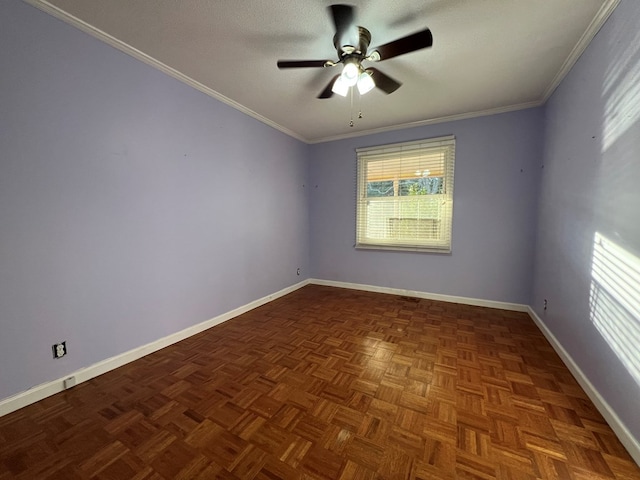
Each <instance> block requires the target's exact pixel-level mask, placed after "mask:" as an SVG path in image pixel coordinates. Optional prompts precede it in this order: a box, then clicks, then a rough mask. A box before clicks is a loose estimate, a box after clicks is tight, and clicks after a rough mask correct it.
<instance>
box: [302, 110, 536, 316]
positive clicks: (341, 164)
mask: <svg viewBox="0 0 640 480" xmlns="http://www.w3.org/2000/svg"><path fill="white" fill-rule="evenodd" d="M542 115H543V112H542V110H541V109H530V110H524V111H519V112H514V113H506V114H502V115H494V116H490V117H480V118H475V119H470V120H463V121H457V122H451V123H443V124H438V125H432V126H425V127H419V128H413V129H406V130H401V131H395V132H387V133H383V134H379V135H371V136H367V137H360V138H355V139H347V140H341V141H335V142H330V143H324V144H318V145H313V146H312V148H311V165H310V175H311V177H310V182H311V183H310V187H311V205H310V211H311V215H310V216H311V252H312V254H311V259H312V271H311V276H312V277H315V278H320V279H325V280H335V281H343V282H354V283H363V284H369V285H376V286H383V287H392V288H402V289H409V290H418V291H423V292H430V293H440V294H446V295H457V296H464V297H471V298H479V299H485V300H496V301H505V302H515V303H524V304H528V303H529V295H530V287H531V269H532V253H533V247H534V239H535V221H536V216H535V199H536V195H537V188H538V181H539V176H540V158H541V152H542V148H541V139H542V119H543V116H542ZM448 134H453V135H455V136H456V164H455V189H454V215H453V245H452V253H451V255H443V254H431V253H410V252H387V251H371V250H355V249H354V248H353V245H354V243H355V215H356V213H355V197H356V153H355V149H356V148H358V147H367V146H373V145H383V144H388V143H395V142H402V141H409V140H418V139H423V138H430V137H437V136H441V135H448Z"/></svg>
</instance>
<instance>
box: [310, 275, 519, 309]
mask: <svg viewBox="0 0 640 480" xmlns="http://www.w3.org/2000/svg"><path fill="white" fill-rule="evenodd" d="M309 283H312V284H314V285H324V286H326V287H339V288H350V289H351V290H363V291H366V292H376V293H388V294H391V295H403V296H407V297H416V298H426V299H428V300H439V301H441V302H449V303H461V304H463V305H473V306H476V307H489V308H498V309H500V310H511V311H514V312H528V311H529V306H528V305H522V304H519V303H507V302H497V301H493V300H482V299H480V298H471V297H456V296H453V295H442V294H440V293H428V292H420V291H417V290H404V289H401V288H391V287H378V286H375V285H364V284H361V283H349V282H336V281H333V280H321V279H318V278H311V279H309Z"/></svg>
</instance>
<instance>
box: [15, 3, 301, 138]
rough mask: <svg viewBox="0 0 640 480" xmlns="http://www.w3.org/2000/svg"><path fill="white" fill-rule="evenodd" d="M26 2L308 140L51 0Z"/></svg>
mask: <svg viewBox="0 0 640 480" xmlns="http://www.w3.org/2000/svg"><path fill="white" fill-rule="evenodd" d="M23 1H24V2H25V3H28V4H29V5H32V6H34V7H36V8H38V9H39V10H42V11H43V12H46V13H48V14H49V15H51V16H53V17H55V18H57V19H59V20H62V21H63V22H65V23H67V24H69V25H71V26H73V27H75V28H77V29H79V30H81V31H83V32H85V33H88V34H89V35H91V36H92V37H95V38H97V39H98V40H100V41H102V42H104V43H106V44H108V45H110V46H112V47H113V48H116V49H118V50H120V51H121V52H124V53H126V54H127V55H130V56H131V57H133V58H135V59H136V60H140V61H141V62H144V63H146V64H147V65H150V66H152V67H154V68H156V69H157V70H160V71H161V72H163V73H166V74H167V75H169V76H171V77H173V78H175V79H176V80H179V81H181V82H183V83H186V84H187V85H189V86H190V87H193V88H195V89H196V90H198V91H200V92H202V93H204V94H205V95H208V96H209V97H212V98H215V99H216V100H219V101H221V102H222V103H224V104H226V105H229V106H230V107H232V108H235V109H236V110H238V111H240V112H242V113H244V114H246V115H248V116H250V117H253V118H255V119H256V120H258V121H260V122H262V123H264V124H266V125H268V126H270V127H272V128H275V129H276V130H279V131H280V132H282V133H284V134H286V135H289V136H290V137H293V138H295V139H296V140H300V141H301V142H304V143H308V140H307V139H306V138H304V137H302V136H300V135H299V134H297V133H296V132H294V131H292V130H289V129H288V128H285V127H283V126H282V125H280V124H279V123H276V122H274V121H272V120H269V119H268V118H267V117H264V116H262V115H260V114H259V113H256V112H254V111H253V110H251V109H249V108H247V107H245V106H244V105H242V104H240V103H238V102H236V101H234V100H232V99H230V98H228V97H225V96H224V95H222V94H221V93H219V92H216V91H215V90H213V89H212V88H209V87H207V86H206V85H203V84H202V83H200V82H198V81H197V80H194V79H193V78H191V77H189V76H187V75H185V74H183V73H181V72H179V71H178V70H176V69H174V68H171V67H170V66H168V65H165V64H164V63H162V62H160V61H159V60H156V59H155V58H153V57H151V56H150V55H147V54H146V53H144V52H142V51H140V50H138V49H137V48H134V47H132V46H131V45H129V44H128V43H125V42H123V41H121V40H118V39H117V38H115V37H113V36H111V35H109V34H108V33H106V32H103V31H102V30H100V29H99V28H96V27H94V26H92V25H90V24H88V23H87V22H85V21H84V20H81V19H79V18H77V17H75V16H73V15H71V14H69V13H67V12H65V11H64V10H62V9H60V8H58V7H56V6H55V5H52V4H51V3H49V2H47V1H46V0H23Z"/></svg>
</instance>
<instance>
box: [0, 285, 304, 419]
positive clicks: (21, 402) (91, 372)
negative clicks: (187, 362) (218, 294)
mask: <svg viewBox="0 0 640 480" xmlns="http://www.w3.org/2000/svg"><path fill="white" fill-rule="evenodd" d="M308 284H309V280H304V281H302V282H299V283H296V284H295V285H291V286H290V287H287V288H283V289H282V290H279V291H277V292H275V293H272V294H271V295H267V296H265V297H262V298H259V299H258V300H254V301H253V302H250V303H247V304H246V305H243V306H241V307H238V308H236V309H234V310H231V311H229V312H226V313H223V314H221V315H218V316H216V317H214V318H212V319H210V320H206V321H204V322H202V323H199V324H197V325H193V326H191V327H188V328H185V329H184V330H181V331H179V332H176V333H173V334H171V335H168V336H166V337H163V338H160V339H159V340H155V341H153V342H151V343H147V344H146V345H142V346H141V347H137V348H134V349H133V350H129V351H128V352H124V353H122V354H120V355H116V356H115V357H111V358H107V359H106V360H103V361H101V362H98V363H95V364H93V365H91V366H89V367H85V368H81V369H80V370H76V371H75V372H70V373H69V374H68V375H65V377H63V378H58V379H57V380H53V381H51V382H47V383H43V384H41V385H37V386H35V387H33V388H30V389H29V390H27V391H24V392H21V393H18V394H16V395H13V396H11V397H8V398H5V399H3V400H0V417H1V416H3V415H6V414H8V413H11V412H14V411H16V410H19V409H20V408H23V407H26V406H27V405H31V404H32V403H35V402H38V401H40V400H42V399H44V398H47V397H49V396H51V395H55V394H56V393H59V392H61V391H63V390H64V389H65V388H64V381H65V379H67V378H69V377H75V380H76V384H79V383H82V382H86V381H87V380H91V379H92V378H94V377H97V376H98V375H102V374H103V373H106V372H109V371H111V370H114V369H116V368H118V367H121V366H123V365H125V364H127V363H129V362H133V361H134V360H137V359H139V358H142V357H144V356H145V355H149V354H150V353H153V352H155V351H157V350H160V349H162V348H165V347H168V346H169V345H172V344H174V343H177V342H179V341H181V340H184V339H185V338H189V337H191V336H193V335H196V334H197V333H200V332H203V331H204V330H207V329H208V328H211V327H214V326H216V325H219V324H221V323H223V322H226V321H227V320H230V319H232V318H234V317H237V316H238V315H242V314H243V313H246V312H248V311H249V310H253V309H254V308H257V307H260V306H261V305H264V304H266V303H269V302H271V301H272V300H275V299H276V298H279V297H283V296H284V295H287V294H289V293H291V292H293V291H295V290H298V289H299V288H302V287H304V286H305V285H308Z"/></svg>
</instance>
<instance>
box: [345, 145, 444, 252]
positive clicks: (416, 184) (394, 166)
mask: <svg viewBox="0 0 640 480" xmlns="http://www.w3.org/2000/svg"><path fill="white" fill-rule="evenodd" d="M356 152H357V154H358V186H357V189H358V192H357V194H358V197H357V219H356V248H375V249H389V250H419V251H431V252H443V253H447V252H450V251H451V224H452V217H453V164H454V159H455V138H454V137H453V136H448V137H440V138H433V139H428V140H420V141H417V142H407V143H398V144H394V145H382V146H379V147H371V148H359V149H357V150H356Z"/></svg>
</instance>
